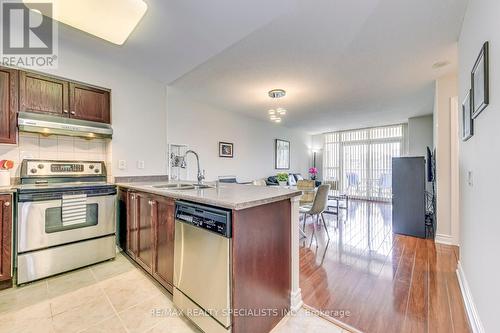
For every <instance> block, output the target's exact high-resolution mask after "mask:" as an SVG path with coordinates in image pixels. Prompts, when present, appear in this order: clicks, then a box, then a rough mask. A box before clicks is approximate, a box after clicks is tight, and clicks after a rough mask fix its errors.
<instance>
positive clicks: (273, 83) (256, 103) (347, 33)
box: [172, 0, 467, 133]
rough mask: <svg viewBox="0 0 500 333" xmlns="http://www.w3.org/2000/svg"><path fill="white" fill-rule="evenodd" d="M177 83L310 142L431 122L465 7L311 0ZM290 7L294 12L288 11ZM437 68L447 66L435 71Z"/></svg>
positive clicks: (460, 0) (459, 2) (443, 1)
mask: <svg viewBox="0 0 500 333" xmlns="http://www.w3.org/2000/svg"><path fill="white" fill-rule="evenodd" d="M288 3H289V4H290V5H288V6H287V7H286V13H284V14H283V15H281V16H280V17H277V18H276V19H274V20H273V21H272V22H271V23H269V24H267V25H265V26H264V27H262V28H260V29H259V30H257V31H255V32H253V33H251V34H250V35H248V36H247V37H246V38H244V39H243V40H241V41H239V42H238V43H236V44H234V45H232V46H231V47H229V48H228V49H226V50H224V51H223V52H221V53H219V54H218V55H217V56H215V57H212V58H210V59H209V60H208V61H206V62H205V63H203V64H202V65H200V66H198V67H197V68H196V69H194V70H193V71H191V72H189V73H188V74H186V75H184V76H182V77H181V78H179V79H177V80H176V81H174V82H173V84H172V85H173V86H175V87H176V88H178V89H181V90H185V91H189V94H190V95H191V96H193V98H195V99H197V100H199V101H202V102H205V103H208V104H211V105H213V106H217V107H220V108H224V109H227V110H229V111H234V112H240V113H244V114H247V115H250V116H252V117H256V118H261V119H266V120H267V119H268V115H267V109H269V108H270V107H272V106H275V105H273V101H272V100H270V99H269V97H267V91H268V90H270V89H272V88H283V89H285V90H287V96H286V97H285V98H283V99H282V100H280V102H279V106H282V107H285V108H286V109H288V114H287V115H286V116H285V119H284V122H283V125H285V126H287V127H292V128H300V129H303V130H306V131H308V132H310V133H321V132H325V131H329V130H335V129H342V128H353V127H361V126H371V125H377V124H383V123H395V122H399V121H406V119H407V118H408V117H412V116H418V115H424V114H430V113H431V112H432V108H433V101H434V89H433V87H434V84H433V80H434V79H435V78H437V77H439V76H441V75H443V74H445V73H447V72H450V71H452V70H454V69H455V68H456V64H457V55H456V41H457V39H458V35H459V32H460V27H461V23H462V18H463V15H464V12H465V7H466V3H467V0H405V1H402V0H371V1H368V0H365V1H352V0H309V1H306V0H304V1H301V0H298V1H296V2H290V1H289V2H288ZM291 4H293V5H291ZM438 61H449V62H450V65H448V66H446V67H444V68H442V69H439V70H435V69H433V68H432V65H433V64H434V63H435V62H438Z"/></svg>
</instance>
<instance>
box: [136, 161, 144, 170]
mask: <svg viewBox="0 0 500 333" xmlns="http://www.w3.org/2000/svg"><path fill="white" fill-rule="evenodd" d="M137 169H144V161H143V160H139V161H137Z"/></svg>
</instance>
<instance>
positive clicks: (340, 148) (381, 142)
mask: <svg viewBox="0 0 500 333" xmlns="http://www.w3.org/2000/svg"><path fill="white" fill-rule="evenodd" d="M406 132H407V125H406V124H399V125H390V126H383V127H373V128H365V129H357V130H350V131H340V132H333V133H327V134H325V146H324V157H323V178H324V180H325V181H326V182H327V183H330V184H331V186H332V187H333V188H334V189H339V190H341V191H342V192H346V193H348V194H350V195H351V196H353V197H357V198H360V199H369V200H389V199H390V198H391V196H392V158H393V157H399V156H403V155H405V153H406Z"/></svg>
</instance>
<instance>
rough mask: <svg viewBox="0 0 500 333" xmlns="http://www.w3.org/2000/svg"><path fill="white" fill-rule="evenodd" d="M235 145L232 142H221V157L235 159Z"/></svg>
mask: <svg viewBox="0 0 500 333" xmlns="http://www.w3.org/2000/svg"><path fill="white" fill-rule="evenodd" d="M233 146H234V145H233V144H232V143H230V142H219V157H226V158H233V157H234V149H233V148H234V147H233Z"/></svg>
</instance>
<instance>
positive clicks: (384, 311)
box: [300, 201, 471, 333]
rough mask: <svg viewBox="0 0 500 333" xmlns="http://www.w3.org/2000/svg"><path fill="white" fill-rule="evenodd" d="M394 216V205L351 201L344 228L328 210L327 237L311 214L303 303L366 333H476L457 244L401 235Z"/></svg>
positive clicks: (303, 268) (302, 261) (304, 253)
mask: <svg viewBox="0 0 500 333" xmlns="http://www.w3.org/2000/svg"><path fill="white" fill-rule="evenodd" d="M391 215H392V214H391V205H390V204H385V203H373V202H365V201H351V202H350V205H349V214H348V218H346V214H345V213H341V215H340V223H339V227H338V228H336V216H334V215H327V214H325V219H326V221H327V226H328V230H329V234H330V237H331V239H330V241H329V242H328V241H327V236H326V233H325V230H324V229H323V226H322V224H316V223H313V222H312V221H311V219H310V218H309V219H308V221H307V225H306V233H307V235H308V236H309V237H308V238H307V240H304V241H302V242H301V250H300V251H301V252H300V287H301V289H302V296H303V299H304V302H305V303H306V304H307V305H309V306H312V307H314V308H316V309H318V310H321V311H322V312H324V313H325V314H327V315H330V316H331V317H334V318H336V319H338V320H340V321H341V322H343V323H345V324H348V325H351V326H352V327H355V328H357V329H358V330H361V331H363V332H366V333H372V332H373V333H378V332H383V333H386V332H456V333H461V332H471V330H470V327H469V324H468V321H467V317H466V314H465V308H464V304H463V301H462V297H461V292H460V287H459V284H458V280H457V277H456V273H455V269H456V266H457V261H458V248H457V247H455V246H447V245H441V244H435V243H434V242H433V241H432V240H425V239H420V238H414V237H408V236H402V235H395V234H393V233H392V228H391V226H392V221H391ZM313 228H315V233H316V236H317V237H316V238H313V237H311V235H312V230H313Z"/></svg>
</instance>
